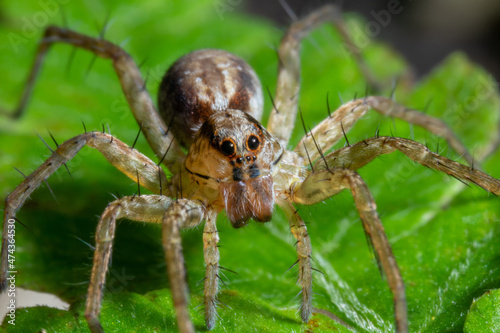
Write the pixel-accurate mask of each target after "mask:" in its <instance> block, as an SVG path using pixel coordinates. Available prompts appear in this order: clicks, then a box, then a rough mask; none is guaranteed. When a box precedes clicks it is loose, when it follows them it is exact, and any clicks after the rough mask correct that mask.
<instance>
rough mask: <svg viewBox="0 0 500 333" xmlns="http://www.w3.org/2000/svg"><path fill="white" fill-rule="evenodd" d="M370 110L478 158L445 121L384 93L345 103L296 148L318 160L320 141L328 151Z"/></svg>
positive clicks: (469, 158)
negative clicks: (419, 129)
mask: <svg viewBox="0 0 500 333" xmlns="http://www.w3.org/2000/svg"><path fill="white" fill-rule="evenodd" d="M369 109H373V110H375V111H377V112H379V113H381V114H383V115H385V116H390V117H395V118H399V119H402V120H405V121H407V122H408V123H410V124H414V125H418V126H421V127H423V128H425V129H426V130H428V131H429V132H431V133H433V134H435V135H438V136H441V137H443V138H444V139H445V140H446V141H447V142H448V144H449V145H450V147H452V148H453V149H454V150H455V151H456V152H457V153H459V154H460V155H461V156H463V158H464V159H465V160H466V161H467V163H469V164H470V165H473V163H474V159H473V158H472V156H471V155H470V154H469V152H468V151H467V148H465V146H464V145H463V144H462V143H461V142H460V140H459V139H458V138H457V137H456V135H455V134H454V133H453V131H452V130H451V129H450V128H449V127H448V126H447V125H446V124H445V122H443V121H442V120H440V119H438V118H434V117H431V116H429V115H426V114H425V113H422V112H420V111H417V110H412V109H409V108H406V107H405V106H403V105H401V104H398V103H396V102H394V101H393V100H392V99H390V98H385V97H380V96H369V97H365V98H362V99H356V100H353V101H350V102H347V103H345V104H343V105H341V106H340V107H339V108H338V109H337V110H336V111H335V112H334V113H332V115H331V116H330V117H328V118H326V119H325V120H323V121H322V122H321V123H319V124H318V125H317V126H315V127H314V128H313V129H312V131H311V133H307V134H306V135H305V136H304V137H302V139H301V140H300V142H299V144H298V145H297V147H295V150H294V151H295V152H296V153H297V154H299V155H300V156H301V157H303V158H306V157H307V154H309V157H310V159H311V160H312V161H314V160H316V159H318V158H319V157H320V152H319V151H318V149H317V148H316V144H317V145H318V147H319V148H320V150H321V151H326V150H327V149H329V148H330V147H332V146H333V145H334V144H335V143H336V142H338V140H340V139H341V138H342V137H343V136H344V131H345V132H347V131H348V130H349V129H351V128H352V126H353V125H354V124H355V123H356V121H357V120H358V119H359V118H361V117H362V116H363V115H364V114H365V113H366V112H367V111H368V110H369ZM313 137H314V139H313ZM314 141H316V143H315V142H314Z"/></svg>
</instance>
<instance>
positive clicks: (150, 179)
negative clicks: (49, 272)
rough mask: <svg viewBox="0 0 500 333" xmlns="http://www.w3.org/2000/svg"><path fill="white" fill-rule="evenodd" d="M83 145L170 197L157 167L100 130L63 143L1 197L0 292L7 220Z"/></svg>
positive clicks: (4, 269)
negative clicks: (3, 203)
mask: <svg viewBox="0 0 500 333" xmlns="http://www.w3.org/2000/svg"><path fill="white" fill-rule="evenodd" d="M85 145H88V146H90V147H93V148H96V149H97V150H99V152H101V154H103V155H104V157H106V159H107V160H108V161H109V162H111V163H112V164H113V165H114V166H115V167H116V168H117V169H119V170H120V171H122V172H123V173H124V174H126V175H127V176H128V177H130V178H131V179H132V180H133V181H136V182H137V181H138V182H139V183H140V185H142V186H144V187H145V188H147V189H148V190H150V191H152V192H154V193H158V194H164V195H169V196H171V194H170V192H169V190H168V185H169V183H168V181H167V178H166V176H165V173H164V172H163V170H162V169H161V167H159V166H157V165H156V164H155V163H154V162H153V161H151V160H150V159H149V158H147V157H146V156H144V155H142V154H141V153H139V152H138V151H137V150H135V149H132V148H130V147H129V146H127V145H126V144H124V143H123V142H121V141H120V140H118V139H116V138H114V137H112V136H111V135H109V134H105V133H101V132H88V133H84V134H81V135H78V136H76V137H74V138H72V139H69V140H67V141H65V142H63V143H62V144H61V145H59V147H58V148H57V149H56V150H55V151H54V153H53V154H52V155H51V156H50V157H49V158H48V159H47V160H46V161H45V162H44V163H43V164H42V165H40V166H39V167H38V168H37V169H36V170H35V171H33V173H31V174H30V175H29V176H28V177H27V178H26V179H25V180H24V181H23V182H22V183H21V184H20V185H19V186H18V187H17V188H16V189H15V190H14V191H13V192H12V193H11V194H10V195H9V196H8V197H7V199H6V200H5V210H4V231H3V236H2V237H3V238H2V262H1V272H0V291H2V292H3V291H4V290H5V289H6V286H7V280H6V279H7V271H8V262H7V257H8V251H7V245H8V242H7V235H8V223H7V221H9V219H14V218H15V215H16V212H17V211H18V210H19V209H20V208H21V207H22V205H23V204H24V202H25V201H26V199H27V198H28V197H29V196H30V194H31V193H32V192H33V191H34V190H35V189H36V188H37V187H38V186H39V185H40V184H41V183H42V182H44V181H45V180H46V179H47V178H49V176H50V175H52V174H53V173H54V172H55V171H56V170H57V169H58V168H59V167H60V166H61V165H63V164H64V163H66V162H68V161H69V160H70V159H72V158H73V157H74V156H75V155H76V154H77V153H78V152H79V151H80V149H82V148H83V146H85Z"/></svg>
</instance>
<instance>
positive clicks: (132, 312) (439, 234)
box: [0, 0, 500, 332]
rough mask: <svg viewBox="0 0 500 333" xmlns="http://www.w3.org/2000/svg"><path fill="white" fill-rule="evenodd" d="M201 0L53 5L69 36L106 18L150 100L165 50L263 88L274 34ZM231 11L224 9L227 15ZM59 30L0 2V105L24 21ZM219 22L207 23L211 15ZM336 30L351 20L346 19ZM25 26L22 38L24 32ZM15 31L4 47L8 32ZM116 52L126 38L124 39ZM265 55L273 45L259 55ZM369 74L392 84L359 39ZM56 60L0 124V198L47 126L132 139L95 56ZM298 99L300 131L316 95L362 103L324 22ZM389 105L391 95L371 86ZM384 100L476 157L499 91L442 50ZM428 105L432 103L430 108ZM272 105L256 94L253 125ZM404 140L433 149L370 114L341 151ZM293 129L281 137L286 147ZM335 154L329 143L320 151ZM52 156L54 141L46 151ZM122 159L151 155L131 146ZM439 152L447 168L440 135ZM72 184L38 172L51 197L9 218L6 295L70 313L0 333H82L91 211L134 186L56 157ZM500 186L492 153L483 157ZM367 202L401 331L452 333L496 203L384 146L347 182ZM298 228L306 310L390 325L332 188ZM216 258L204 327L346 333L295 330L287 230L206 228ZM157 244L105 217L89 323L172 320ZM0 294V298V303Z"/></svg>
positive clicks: (26, 62) (484, 256) (489, 238)
mask: <svg viewBox="0 0 500 333" xmlns="http://www.w3.org/2000/svg"><path fill="white" fill-rule="evenodd" d="M217 3H218V2H213V1H208V0H205V1H197V2H183V3H181V2H165V1H160V0H158V1H144V2H137V3H135V4H134V5H133V6H131V5H128V4H123V3H122V2H119V1H107V2H106V4H105V5H104V4H98V3H93V4H92V5H83V4H79V3H75V2H71V3H68V5H65V6H64V12H65V16H66V17H67V18H68V21H69V25H70V27H71V28H72V29H74V30H77V31H79V32H82V33H87V34H90V35H94V36H97V35H98V32H97V30H96V28H95V24H94V22H95V21H97V22H103V21H104V19H105V17H106V13H108V12H111V13H112V16H111V17H112V22H113V24H112V25H111V26H110V28H109V30H108V31H107V32H106V38H107V39H108V40H111V41H113V42H115V43H117V44H123V45H124V47H125V49H126V50H127V51H128V52H129V53H130V54H131V55H132V57H133V58H134V59H136V61H137V62H138V63H141V62H143V60H145V59H146V62H145V63H144V65H143V66H142V67H141V70H142V72H143V75H144V76H147V75H148V73H149V75H148V77H149V79H148V85H147V88H148V90H149V91H150V93H151V95H152V96H156V93H157V86H158V83H159V81H160V80H161V77H162V75H163V73H164V71H165V70H166V69H167V68H168V66H169V64H171V63H172V62H173V61H174V60H175V59H176V58H178V57H179V56H181V55H183V54H185V53H187V52H189V51H192V50H195V49H200V48H208V47H210V48H222V49H226V50H228V51H231V52H233V53H236V54H238V55H239V56H241V57H243V58H244V59H246V60H247V61H248V62H249V63H250V64H251V65H252V66H253V67H254V68H255V69H256V71H257V73H258V75H259V77H260V78H261V81H262V84H263V86H264V89H265V87H269V89H270V91H272V92H273V91H274V89H275V85H276V71H277V58H276V54H275V51H274V47H276V46H277V45H278V44H279V40H280V38H281V35H282V32H281V31H279V29H276V27H275V26H274V25H273V24H271V23H270V22H267V21H264V20H262V19H257V18H252V17H248V16H246V15H243V14H240V13H238V10H239V9H240V8H239V7H236V8H233V9H234V11H226V12H223V13H221V12H220V11H219V12H218V11H217V10H216V8H215V7H214V4H217ZM231 8H232V7H231ZM44 13H45V15H46V17H47V21H49V22H50V23H54V24H60V18H59V17H60V9H57V10H56V11H55V12H49V11H47V10H46V8H45V9H44V7H43V6H42V5H41V3H30V4H26V3H22V4H21V3H16V2H11V3H6V4H5V6H4V14H5V17H6V18H7V19H6V20H3V21H2V24H1V25H0V36H1V38H0V41H1V42H0V72H1V73H2V81H3V83H2V89H1V90H0V105H1V106H2V107H9V108H13V107H14V105H15V104H16V102H17V100H18V98H19V96H20V92H21V88H22V85H23V82H24V80H25V77H26V75H27V73H28V70H29V68H30V65H31V62H32V59H33V56H34V54H35V49H36V45H37V42H38V40H39V38H40V36H41V35H42V32H43V28H42V26H41V25H39V24H38V23H37V22H40V21H37V18H38V19H39V18H40V17H43V14H44ZM219 14H221V15H222V16H220V15H219ZM348 20H349V26H350V28H351V29H358V30H361V31H362V27H363V23H360V21H359V20H358V19H357V18H356V17H351V16H348ZM30 28H32V30H34V31H31V30H30ZM16 38H17V39H16ZM125 41H127V42H126V43H124V42H125ZM271 46H272V47H271ZM362 51H363V54H364V55H365V57H366V58H367V62H368V65H369V66H370V67H371V68H373V70H374V72H375V73H376V74H377V75H378V76H379V77H380V78H381V80H384V81H390V80H391V78H392V77H395V76H398V75H400V74H402V73H403V72H404V71H405V70H406V69H405V68H406V67H405V66H406V65H405V62H404V60H402V59H401V58H400V57H399V56H398V55H397V54H395V52H394V51H393V50H391V49H390V47H388V46H387V45H382V44H380V43H378V42H377V41H375V40H369V43H367V44H366V45H365V47H364V48H363V49H362ZM71 52H72V50H71V48H70V47H69V46H66V45H55V46H54V47H53V48H52V50H51V51H50V53H49V55H48V57H47V61H46V64H45V66H44V69H43V71H42V73H41V75H40V79H39V81H38V84H37V86H36V88H35V93H34V96H33V98H32V101H31V103H30V107H29V109H28V112H27V114H26V115H25V116H24V117H23V118H22V119H20V120H17V121H13V120H8V119H2V121H0V175H1V177H2V178H1V182H0V196H1V197H6V195H7V194H8V193H9V192H11V191H12V190H13V189H14V188H15V187H16V186H17V185H18V184H19V183H20V181H21V180H22V179H23V177H22V176H21V175H20V174H18V173H17V172H16V171H15V170H13V169H12V167H13V166H15V167H16V168H18V169H19V170H21V171H22V172H23V173H25V174H29V173H30V172H31V171H32V170H34V169H35V168H36V167H37V166H38V165H40V164H41V163H42V161H44V160H45V159H46V158H47V157H48V156H49V154H50V153H49V151H48V150H47V149H46V148H45V146H44V144H43V143H42V142H41V141H40V140H39V139H38V138H37V136H36V134H35V132H38V133H40V135H41V136H42V137H44V138H45V140H46V141H47V142H49V141H50V138H49V136H48V134H47V130H50V131H51V133H52V134H53V135H54V137H55V138H56V139H57V140H58V141H59V143H61V142H62V141H64V140H67V139H69V138H71V137H73V136H75V135H77V134H80V133H81V132H82V131H83V128H82V125H81V122H82V121H84V122H85V125H86V127H87V130H101V127H102V124H103V123H105V124H109V126H110V128H111V133H112V134H113V135H115V136H116V137H118V138H120V139H121V140H122V141H124V142H127V143H129V144H132V142H133V141H134V138H135V136H136V134H137V131H138V125H137V124H136V123H135V120H134V119H133V116H132V114H131V113H130V111H129V110H128V107H127V105H126V103H125V99H124V97H123V93H122V92H121V89H120V86H119V82H118V80H117V78H116V74H115V73H114V72H113V69H112V66H111V65H110V62H109V61H108V60H102V59H97V60H96V62H95V64H94V66H93V67H92V69H91V70H90V72H89V73H88V74H87V67H88V64H89V63H90V62H91V61H92V55H90V54H88V53H87V52H84V51H81V50H79V51H77V52H76V55H75V58H74V60H73V62H72V65H71V67H70V70H69V72H68V71H67V65H66V64H67V61H68V59H69V57H70V54H71ZM302 67H303V72H302V89H301V97H300V105H301V109H302V111H303V114H304V118H305V122H306V124H307V125H308V126H311V127H312V126H314V125H315V124H317V123H319V122H320V121H321V120H322V119H324V118H325V117H326V115H327V112H326V101H325V99H326V95H327V93H329V98H330V105H331V106H332V109H333V108H334V107H335V106H338V105H340V101H339V99H338V97H337V96H338V95H340V96H342V98H343V100H345V101H347V100H349V99H351V98H352V97H353V96H354V95H355V94H357V95H358V96H363V95H364V93H365V87H366V82H365V80H364V79H363V77H362V75H361V73H360V71H359V69H358V67H357V66H356V64H355V62H354V61H353V59H352V57H349V54H348V52H346V49H345V47H343V44H342V42H341V40H340V38H339V36H338V34H337V33H336V32H335V31H334V30H333V28H332V27H330V26H325V27H323V28H321V29H319V30H318V31H316V32H314V33H313V34H312V36H311V37H310V38H307V39H306V40H305V41H304V43H303V50H302ZM383 93H384V94H386V95H388V94H389V91H386V92H383ZM395 98H396V99H397V100H398V102H400V103H402V104H405V105H407V106H408V107H412V108H417V109H421V110H422V109H425V108H426V105H429V106H428V108H427V109H426V112H427V113H428V114H430V115H433V116H435V117H438V118H441V119H444V120H445V121H446V122H447V123H448V124H449V125H450V126H451V127H452V129H453V130H454V131H455V133H457V135H458V136H459V137H460V138H461V140H462V141H463V142H464V144H465V145H466V146H467V147H468V148H469V150H470V151H471V152H472V153H473V154H474V156H480V154H481V152H483V151H485V149H487V147H488V145H489V143H491V142H492V141H493V139H494V137H495V136H496V134H497V132H498V128H497V123H498V118H499V112H498V110H499V107H500V98H499V95H498V92H497V89H496V86H495V83H494V80H493V79H492V78H491V77H490V75H489V74H488V73H486V72H484V71H483V70H482V69H481V68H479V67H478V66H476V65H474V64H472V63H471V62H470V61H469V60H468V59H467V58H466V56H465V55H463V54H454V55H452V56H450V57H449V58H448V59H446V60H445V61H444V63H443V64H441V65H440V66H439V67H438V68H436V69H435V70H434V71H433V72H432V73H431V74H429V76H428V77H426V78H424V79H423V80H422V81H421V82H420V83H418V84H417V85H416V86H415V87H412V88H410V87H409V85H408V84H407V83H405V84H401V85H398V88H397V89H396V94H395ZM429 101H431V102H430V103H429ZM270 108H271V102H270V99H269V97H268V96H266V100H265V110H266V113H265V116H264V123H265V122H266V119H267V115H268V113H269V110H270ZM377 128H379V129H380V133H381V135H394V136H400V137H410V138H414V139H415V140H417V141H419V142H422V143H427V145H428V146H429V147H430V148H431V149H432V150H436V149H437V146H438V144H437V142H438V139H437V138H436V137H435V136H433V135H431V134H429V133H427V132H426V131H424V130H422V129H420V128H418V127H413V126H410V125H408V124H407V123H405V122H402V121H399V120H392V119H390V118H385V117H382V116H380V115H378V114H376V113H373V112H372V113H369V114H367V115H366V116H365V117H364V118H363V119H361V120H360V121H359V122H358V123H357V124H356V126H355V128H354V129H353V130H351V131H350V132H349V133H348V138H349V141H350V142H351V143H353V142H356V141H360V140H363V139H365V138H366V137H371V136H374V135H375V132H376V130H377ZM302 135H303V130H302V126H300V125H299V126H296V128H295V129H294V131H293V134H292V142H291V144H290V146H289V147H288V148H292V147H293V146H294V145H295V144H296V143H297V142H298V141H299V139H300V137H301V136H302ZM343 145H344V141H343V140H342V142H340V143H339V144H337V145H336V148H338V147H341V146H343ZM52 146H53V145H52ZM136 148H137V149H138V150H140V151H141V152H143V153H145V154H146V155H147V156H149V157H151V158H152V159H153V160H156V159H157V158H155V156H154V155H153V153H152V151H151V149H150V148H149V147H148V146H147V143H146V141H145V140H144V138H143V136H141V137H140V138H139V142H138V143H137V145H136ZM439 153H440V154H442V155H445V156H448V157H449V158H452V159H459V156H457V154H456V153H454V152H453V151H451V150H450V149H448V148H447V146H446V144H445V142H444V140H442V139H441V140H440V142H439ZM68 166H69V168H70V170H71V172H72V177H69V176H68V175H67V174H66V171H65V170H59V171H58V172H57V173H56V174H55V175H53V176H52V177H51V178H50V179H49V183H50V186H51V188H52V190H53V192H54V193H55V195H56V197H57V200H58V203H57V202H56V201H55V200H54V199H53V198H52V197H51V194H50V191H49V189H48V188H47V187H46V186H42V187H41V188H40V189H38V190H37V191H36V192H35V193H34V194H33V196H32V199H31V200H30V201H28V202H27V203H26V205H25V206H24V207H23V208H22V209H21V210H20V212H19V215H18V217H19V219H20V220H21V221H22V222H23V224H25V225H26V226H27V227H28V228H29V230H28V229H24V228H23V227H21V226H20V225H17V229H16V245H17V248H16V250H17V252H16V265H17V267H18V274H17V277H16V278H17V287H24V288H28V289H33V290H38V291H45V292H50V293H53V294H56V295H58V296H59V297H61V298H62V299H64V300H66V301H68V302H70V303H71V304H72V306H71V308H70V310H69V311H63V310H55V309H50V308H47V307H33V308H28V309H18V311H17V313H16V315H17V316H16V320H17V321H16V326H15V327H14V326H12V325H9V324H8V323H7V321H6V320H5V321H4V322H3V328H5V329H7V330H8V331H12V332H15V331H16V330H17V331H20V332H34V331H39V330H40V329H41V328H45V329H47V331H49V330H50V331H57V332H78V331H82V332H86V331H87V327H86V323H85V320H84V317H83V313H84V298H85V295H86V289H87V285H88V279H89V276H90V269H91V265H92V252H93V251H92V248H91V247H90V246H89V245H88V244H93V243H94V241H93V235H94V230H95V226H96V223H97V220H98V218H97V217H96V216H99V215H100V214H101V213H102V212H103V210H104V208H105V207H106V205H107V204H108V203H109V202H111V201H112V200H113V197H112V195H111V193H115V192H118V193H120V194H122V195H131V194H133V193H134V192H136V190H137V187H136V184H134V183H133V182H132V181H131V180H129V179H128V178H126V177H125V176H124V175H122V174H121V173H120V172H119V171H117V170H116V169H114V168H113V167H112V166H110V165H109V164H108V163H107V162H106V161H105V160H104V158H103V157H102V156H100V155H99V154H98V153H97V152H95V151H94V150H92V149H90V148H84V149H83V150H82V151H81V153H79V155H78V156H77V157H76V158H75V159H73V160H72V161H70V162H69V163H68ZM482 168H483V170H485V171H486V172H487V173H489V174H491V175H493V176H495V177H497V178H498V177H500V154H499V153H498V152H497V153H496V154H495V155H494V156H492V157H491V158H489V159H488V160H486V161H485V162H484V163H483V164H482ZM359 172H360V174H361V176H362V177H363V178H364V179H365V181H366V183H367V184H368V186H369V188H370V189H371V191H372V193H373V195H374V197H375V200H376V202H377V207H378V211H379V213H380V216H381V218H382V222H383V223H384V226H385V229H386V232H387V234H388V237H389V240H390V242H391V244H392V246H393V252H394V254H395V256H396V258H397V260H398V264H399V266H400V269H401V272H402V275H403V279H404V281H405V284H406V293H407V299H408V313H409V320H410V329H411V331H420V332H451V331H462V330H463V328H464V322H465V317H466V314H467V310H468V309H469V307H470V305H471V303H472V301H473V299H474V298H475V297H479V296H480V295H482V294H483V293H484V292H485V291H486V290H488V289H491V288H498V287H499V284H500V278H499V276H500V274H499V271H498V267H500V265H499V262H498V258H499V256H498V253H500V244H499V243H498V242H497V241H496V239H497V238H498V235H499V225H500V224H499V223H498V222H499V218H500V205H499V200H498V198H496V197H494V196H492V195H489V194H488V193H486V192H485V191H483V190H482V189H480V188H478V187H476V186H473V185H472V186H471V187H466V186H464V185H463V184H461V183H460V182H458V181H456V180H455V179H450V178H449V177H447V176H445V175H442V174H439V173H437V172H433V171H430V170H428V169H425V168H424V167H422V166H420V165H416V164H415V163H413V162H411V161H410V160H408V159H407V158H406V157H405V156H403V155H402V154H399V153H394V154H391V155H387V156H382V157H380V158H378V159H376V160H375V161H374V162H373V163H371V164H370V165H368V166H366V167H364V168H363V169H361V170H360V171H359ZM300 214H301V216H302V217H303V218H304V219H305V220H306V221H307V222H308V230H309V235H310V236H311V241H312V245H313V258H314V263H313V265H314V266H315V267H316V268H317V269H319V270H320V271H322V272H323V273H324V275H323V274H319V273H315V275H314V279H315V284H314V291H315V293H316V296H315V299H314V306H315V307H316V308H320V309H323V310H327V311H329V312H331V313H334V314H335V315H337V316H339V317H340V318H341V319H342V320H344V321H346V322H347V323H348V324H349V325H351V326H352V327H353V328H355V329H356V330H357V331H358V332H365V331H366V332H386V331H390V330H392V329H393V327H394V314H393V303H392V295H391V293H390V291H389V289H388V287H387V282H386V281H385V280H384V279H383V278H381V276H380V274H379V273H378V269H377V266H376V264H375V261H374V258H373V255H372V253H370V250H369V248H368V246H367V244H366V239H365V236H364V233H363V230H362V227H361V223H360V219H359V215H358V213H357V212H356V210H355V207H354V205H353V200H352V198H351V195H350V194H349V193H348V192H343V193H341V194H340V195H337V196H335V197H334V198H332V199H331V200H327V201H326V202H325V203H321V204H317V205H315V206H311V207H300ZM218 228H219V230H220V237H221V243H220V244H221V248H220V251H221V265H222V266H224V267H227V268H228V269H231V270H233V271H236V272H238V274H237V275H235V274H232V273H230V272H226V273H225V274H226V276H227V279H226V278H224V281H225V283H226V285H227V287H224V288H223V291H222V292H221V301H222V302H223V303H224V304H225V305H221V306H220V307H219V314H220V317H221V318H220V319H219V321H218V324H217V326H216V328H215V330H214V331H215V332H251V331H252V332H254V331H257V332H291V331H295V332H306V331H317V332H324V331H333V330H335V329H336V330H338V331H341V332H343V331H347V330H346V329H345V328H344V327H343V326H342V325H340V324H338V323H336V322H334V321H332V320H331V319H329V318H327V317H326V316H324V315H320V314H315V315H313V317H312V320H311V321H310V322H309V323H308V324H303V323H301V322H300V320H299V316H298V315H297V313H296V312H297V309H298V306H299V304H298V298H297V297H296V295H297V294H298V292H299V291H300V290H299V287H298V286H297V285H296V283H295V282H296V277H297V274H296V273H297V272H296V271H295V270H294V269H291V270H290V271H287V269H288V268H289V267H290V266H291V265H292V264H293V262H294V261H295V260H296V253H295V249H294V245H293V244H294V240H293V237H292V236H291V235H290V232H289V227H288V222H287V221H286V219H285V217H284V216H283V214H282V212H281V211H279V210H277V211H276V214H275V216H274V217H273V220H272V221H271V222H270V223H267V224H264V225H263V224H257V223H252V224H250V225H249V226H248V227H246V228H243V229H233V228H231V227H230V225H229V223H228V221H227V219H226V218H225V217H223V216H221V217H220V218H219V223H218ZM183 246H184V253H185V256H186V267H187V269H188V277H189V285H190V289H191V294H192V300H191V305H190V306H191V308H190V309H191V315H192V317H193V318H194V322H195V325H196V327H197V328H198V329H199V330H203V327H204V323H203V315H202V310H201V308H202V307H198V305H199V304H201V303H202V295H203V287H202V285H200V284H198V281H200V280H201V279H202V278H203V277H204V265H203V244H202V228H200V227H199V228H196V229H194V230H188V231H185V232H184V233H183ZM167 288H168V281H167V278H166V267H165V263H164V256H163V251H162V246H161V229H160V227H159V226H157V225H147V224H143V223H135V222H129V221H121V222H120V223H119V226H118V228H117V235H116V240H115V247H114V250H113V262H112V266H111V269H110V274H109V276H108V281H107V285H106V291H105V297H104V304H103V310H102V313H101V321H102V323H103V325H104V327H105V328H107V329H108V331H161V330H171V329H172V328H174V327H176V323H175V320H174V316H173V309H172V301H171V299H170V296H169V295H170V294H169V291H168V289H167ZM2 297H4V295H3V296H2Z"/></svg>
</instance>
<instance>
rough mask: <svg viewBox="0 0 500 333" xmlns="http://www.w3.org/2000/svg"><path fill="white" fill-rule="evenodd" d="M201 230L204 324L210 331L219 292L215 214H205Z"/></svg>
mask: <svg viewBox="0 0 500 333" xmlns="http://www.w3.org/2000/svg"><path fill="white" fill-rule="evenodd" d="M206 215H207V218H206V222H205V229H204V230H203V252H204V256H205V265H206V267H207V268H206V273H205V322H206V324H207V328H208V329H209V330H211V329H212V328H213V327H214V326H215V320H216V317H217V293H218V292H219V260H220V256H219V248H218V247H217V244H218V243H219V233H218V232H217V225H216V222H217V213H215V212H214V211H210V212H207V214H206Z"/></svg>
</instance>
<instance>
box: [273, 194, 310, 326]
mask: <svg viewBox="0 0 500 333" xmlns="http://www.w3.org/2000/svg"><path fill="white" fill-rule="evenodd" d="M278 205H279V206H280V207H281V208H282V209H283V211H284V212H285V214H286V216H287V218H288V221H289V223H290V231H291V232H292V235H293V237H294V238H295V239H296V240H297V243H296V246H297V257H298V258H297V261H296V262H295V264H296V265H298V268H299V280H298V283H299V285H300V287H301V288H302V289H301V294H302V302H301V306H300V317H301V318H302V320H303V321H304V322H306V323H307V322H308V321H309V317H310V315H311V312H312V293H313V292H312V270H311V252H312V247H311V239H310V238H309V234H308V233H307V227H306V224H305V223H304V221H303V220H302V218H301V217H300V216H299V214H298V213H297V210H296V209H295V207H293V205H292V203H291V202H290V201H286V200H281V201H280V202H279V203H278ZM295 264H294V265H295Z"/></svg>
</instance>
